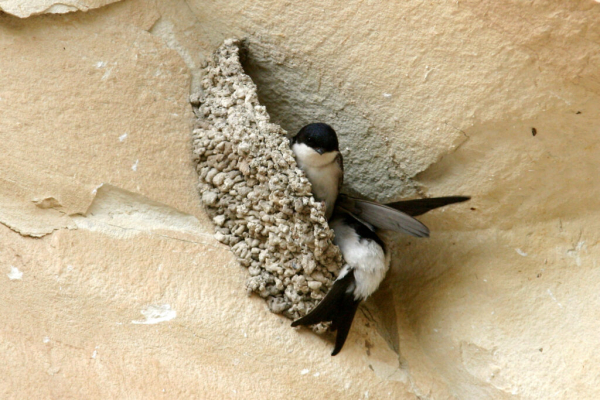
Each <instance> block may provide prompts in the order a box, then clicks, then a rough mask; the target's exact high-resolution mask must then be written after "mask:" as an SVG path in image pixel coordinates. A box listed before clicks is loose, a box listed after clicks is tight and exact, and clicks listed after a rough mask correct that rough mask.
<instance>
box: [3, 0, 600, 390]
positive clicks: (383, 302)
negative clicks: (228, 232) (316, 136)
mask: <svg viewBox="0 0 600 400" xmlns="http://www.w3.org/2000/svg"><path fill="white" fill-rule="evenodd" d="M108 3H110V2H107V1H96V2H94V1H79V2H72V4H71V3H69V5H66V4H67V2H61V3H60V4H59V3H54V2H49V1H41V0H40V1H27V2H23V1H15V0H13V1H0V9H1V10H2V11H3V12H4V14H2V13H0V49H2V50H1V51H2V57H0V111H1V115H2V118H0V136H1V140H0V150H1V154H2V156H1V157H0V171H1V172H0V223H1V225H0V235H1V236H2V239H1V241H0V242H1V243H2V244H3V245H2V248H1V249H0V271H3V272H2V274H1V275H0V319H1V320H2V321H3V322H2V324H0V339H1V340H0V354H1V355H2V359H3V361H4V362H3V363H2V365H1V366H0V375H2V376H3V377H5V379H2V380H0V397H2V398H23V397H26V396H32V397H35V398H82V397H86V398H87V397H93V398H107V397H124V396H129V397H132V398H154V397H166V398H186V397H201V398H256V397H259V396H269V397H274V398H279V397H284V396H285V397H290V398H318V397H322V398H415V397H417V398H431V399H445V398H459V399H482V398H494V399H504V398H522V399H539V398H543V399H567V398H569V399H572V398H596V397H598V395H599V394H600V393H599V389H598V388H599V387H600V382H598V380H599V379H600V378H598V377H599V376H600V374H598V367H597V364H598V360H599V359H600V354H599V353H598V350H597V346H596V344H597V341H598V333H597V332H598V322H597V321H598V320H600V313H599V312H598V306H599V305H600V300H599V297H598V290H597V287H598V285H599V284H600V270H599V269H598V266H597V265H596V264H597V261H596V260H597V258H598V256H599V255H600V249H599V247H598V243H599V240H600V239H599V235H598V232H599V231H600V229H599V228H600V226H599V225H600V222H599V221H600V218H599V217H600V215H599V214H600V200H599V199H600V182H599V180H600V179H599V174H598V170H599V168H598V161H597V160H598V157H599V156H600V148H599V145H598V135H599V133H600V132H599V131H598V126H600V112H598V110H599V109H600V98H599V95H600V72H599V71H600V69H599V68H598V67H599V59H598V54H600V51H599V50H600V30H599V28H598V24H597V21H598V17H599V14H600V4H598V3H597V2H595V1H592V0H586V1H583V0H582V1H570V2H558V1H544V2H533V3H531V2H528V3H524V2H518V1H510V0H504V1H502V2H493V1H479V2H474V1H448V2H430V3H427V2H425V3H424V2H416V1H407V2H400V3H394V2H376V1H370V0H364V1H337V0H336V1H332V2H328V3H324V2H316V1H312V0H309V1H303V2H285V1H282V0H271V1H262V2H253V1H247V0H242V1H239V0H238V1H230V0H223V1H219V2H212V1H206V0H188V1H187V2H185V1H178V0H168V1H156V2H154V1H150V0H124V1H120V2H115V3H114V4H108ZM75 10H80V11H75ZM231 36H237V37H242V38H246V43H247V47H248V54H249V57H248V58H247V60H246V64H245V67H246V70H247V71H248V73H249V74H250V75H251V76H252V78H253V79H254V80H255V82H256V83H257V85H258V88H259V98H260V100H261V101H262V102H263V104H265V105H266V106H267V110H268V111H269V112H270V114H271V117H272V120H273V122H275V123H279V124H280V125H281V126H282V127H283V128H284V129H287V130H289V131H290V132H295V131H296V130H298V129H299V128H300V127H301V126H302V125H303V124H305V123H307V122H311V121H315V120H321V121H325V122H329V123H331V124H332V125H333V126H334V128H336V130H337V131H338V133H339V135H340V139H341V143H342V147H343V149H344V157H345V161H346V165H347V175H346V181H347V182H348V189H347V190H348V191H349V192H354V193H361V194H363V195H366V196H370V197H373V198H377V199H379V200H396V199H399V198H402V197H405V196H416V195H427V196H439V195H454V194H468V195H471V196H473V199H472V200H471V201H470V202H469V203H467V204H465V205H460V206H455V207H452V208H448V209H447V210H442V211H436V212H433V213H431V214H430V215H427V216H425V217H423V219H422V220H423V221H424V222H425V223H426V224H427V225H428V226H429V227H430V228H431V231H432V237H431V238H430V239H428V240H413V239H407V238H402V237H394V236H388V238H387V239H388V242H389V243H390V244H391V245H392V247H393V249H394V253H393V254H394V257H393V260H394V261H393V267H392V270H391V272H390V274H389V276H388V278H387V279H386V281H385V282H384V284H383V287H382V288H381V290H380V291H379V292H378V293H377V294H376V295H375V296H374V297H373V298H372V299H370V300H369V301H368V302H367V303H366V304H365V305H364V307H362V308H361V311H360V312H359V315H358V318H357V320H356V321H355V324H354V327H353V330H352V331H351V333H350V337H349V339H348V342H347V344H346V346H345V348H344V351H342V353H340V355H338V356H336V357H334V358H331V357H330V356H329V351H330V346H331V344H330V342H328V341H327V340H328V339H327V338H326V337H325V338H323V337H318V336H315V335H314V334H312V333H310V332H309V331H308V330H300V331H295V330H293V329H291V328H289V325H288V323H289V320H287V319H285V318H283V317H280V316H277V315H275V314H272V313H270V312H268V310H267V307H266V304H265V303H264V302H263V301H262V300H261V299H258V298H254V297H246V295H245V294H244V281H245V279H246V273H247V272H246V270H244V269H243V268H241V267H240V266H239V265H238V264H237V263H236V262H235V261H234V258H233V257H232V255H231V254H229V252H228V251H227V249H226V247H225V246H223V245H221V244H220V243H218V242H217V241H216V240H214V238H213V237H212V232H213V228H212V226H211V223H210V221H209V220H208V218H207V217H206V215H205V213H204V211H203V209H202V208H201V207H200V200H199V196H198V194H197V192H196V184H197V176H196V175H195V172H194V166H193V164H192V157H191V150H190V148H191V141H190V134H191V130H192V120H193V115H192V111H191V106H190V104H189V102H188V100H189V94H190V93H192V92H194V91H195V90H197V89H198V86H199V81H200V71H201V67H202V66H203V65H204V64H205V63H206V61H207V60H208V59H209V57H210V56H211V53H212V51H213V50H214V49H215V48H216V47H217V46H218V45H220V44H221V42H222V41H223V40H224V39H225V38H227V37H231ZM534 128H535V130H534ZM534 133H535V135H534ZM374 171H379V172H381V171H383V173H382V174H381V176H379V177H378V175H377V174H375V173H374ZM20 273H22V275H20ZM142 311H144V313H145V314H142V313H141V312H142ZM132 321H136V322H138V323H132ZM147 322H148V323H147Z"/></svg>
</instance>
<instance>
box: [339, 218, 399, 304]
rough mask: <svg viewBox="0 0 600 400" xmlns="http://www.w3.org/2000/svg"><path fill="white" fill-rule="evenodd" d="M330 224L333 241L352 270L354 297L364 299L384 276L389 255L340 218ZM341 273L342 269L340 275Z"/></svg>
mask: <svg viewBox="0 0 600 400" xmlns="http://www.w3.org/2000/svg"><path fill="white" fill-rule="evenodd" d="M330 226H331V228H332V229H333V230H334V231H335V239H334V243H335V244H336V245H337V246H339V248H340V250H341V251H342V255H343V256H344V260H345V261H346V263H347V265H348V266H349V267H350V268H352V269H353V270H354V277H355V278H356V289H355V290H354V298H355V299H357V300H364V299H366V298H367V297H369V296H370V295H371V294H373V293H374V292H375V291H376V290H377V288H378V287H379V284H380V283H381V281H383V278H385V275H386V274H387V271H388V269H389V265H390V259H389V256H387V255H386V254H385V252H384V251H383V249H382V248H381V246H379V244H377V242H375V241H373V240H369V239H360V238H359V236H358V235H357V234H356V232H355V231H354V229H352V228H350V227H349V226H347V225H346V224H344V223H343V221H342V220H341V219H334V220H333V221H331V222H330ZM343 274H344V271H342V274H340V277H342V276H343ZM338 279H339V278H338Z"/></svg>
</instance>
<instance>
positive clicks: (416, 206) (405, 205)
mask: <svg viewBox="0 0 600 400" xmlns="http://www.w3.org/2000/svg"><path fill="white" fill-rule="evenodd" d="M469 199H470V197H468V196H448V197H434V198H431V199H416V200H402V201H396V202H394V203H388V204H386V206H388V207H392V208H394V209H396V210H398V211H402V212H403V213H406V214H408V215H410V216H412V217H415V216H417V215H422V214H425V213H426V212H428V211H431V210H434V209H436V208H438V207H443V206H447V205H449V204H454V203H462V202H463V201H467V200H469Z"/></svg>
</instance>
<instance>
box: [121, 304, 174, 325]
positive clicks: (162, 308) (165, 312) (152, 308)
mask: <svg viewBox="0 0 600 400" xmlns="http://www.w3.org/2000/svg"><path fill="white" fill-rule="evenodd" d="M141 313H142V315H144V317H145V318H146V319H143V320H134V321H131V323H132V324H136V325H154V324H158V323H160V322H167V321H170V320H172V319H174V318H175V317H177V311H175V310H172V309H171V306H170V305H169V304H160V305H149V306H147V307H146V308H145V309H143V310H142V311H141Z"/></svg>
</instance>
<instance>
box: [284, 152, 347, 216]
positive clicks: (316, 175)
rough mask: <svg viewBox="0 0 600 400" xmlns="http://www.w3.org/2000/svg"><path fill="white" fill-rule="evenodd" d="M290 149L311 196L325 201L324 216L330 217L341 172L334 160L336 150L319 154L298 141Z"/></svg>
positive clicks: (336, 153) (336, 154)
mask: <svg viewBox="0 0 600 400" xmlns="http://www.w3.org/2000/svg"><path fill="white" fill-rule="evenodd" d="M292 151H293V152H294V154H295V155H296V162H297V163H298V166H299V167H300V168H301V169H302V170H303V171H304V173H305V174H306V177H307V178H308V180H309V181H310V184H311V186H312V192H313V196H314V197H315V199H316V200H317V201H324V202H325V206H326V211H325V214H326V217H327V218H329V217H331V214H332V213H333V206H334V204H335V200H336V199H337V196H338V189H339V183H340V179H342V174H343V172H342V169H341V168H340V166H339V165H338V163H337V161H336V157H337V156H338V152H337V151H330V152H328V153H325V154H319V153H317V152H316V151H315V150H314V149H312V148H311V147H309V146H307V145H305V144H300V143H294V145H293V146H292Z"/></svg>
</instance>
